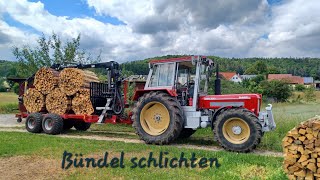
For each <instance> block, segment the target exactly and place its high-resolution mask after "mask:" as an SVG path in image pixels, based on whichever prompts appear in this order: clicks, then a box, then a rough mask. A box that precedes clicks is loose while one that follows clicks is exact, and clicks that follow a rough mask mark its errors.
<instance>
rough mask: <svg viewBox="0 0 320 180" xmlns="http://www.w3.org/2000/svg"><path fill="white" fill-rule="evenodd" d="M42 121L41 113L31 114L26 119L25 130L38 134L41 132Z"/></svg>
mask: <svg viewBox="0 0 320 180" xmlns="http://www.w3.org/2000/svg"><path fill="white" fill-rule="evenodd" d="M42 119H43V116H42V114H41V113H31V114H29V116H28V117H27V119H26V129H27V131H29V132H32V133H40V132H41V131H42Z"/></svg>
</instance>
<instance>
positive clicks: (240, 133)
mask: <svg viewBox="0 0 320 180" xmlns="http://www.w3.org/2000/svg"><path fill="white" fill-rule="evenodd" d="M222 132H223V136H224V137H225V138H226V139H227V140H228V141H229V142H231V143H233V144H242V143H244V142H246V141H247V140H248V139H249V137H250V128H249V125H248V124H247V123H246V122H245V121H244V120H243V119H241V118H230V119H228V120H227V121H226V122H225V123H224V124H223V127H222Z"/></svg>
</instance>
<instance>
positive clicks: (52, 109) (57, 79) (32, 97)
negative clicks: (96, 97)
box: [23, 68, 99, 114]
mask: <svg viewBox="0 0 320 180" xmlns="http://www.w3.org/2000/svg"><path fill="white" fill-rule="evenodd" d="M90 82H99V79H98V77H97V76H96V74H95V73H93V72H91V71H84V70H81V69H76V68H65V69H63V70H62V71H61V72H58V71H56V70H54V69H51V68H41V69H40V70H39V71H38V72H37V73H36V74H35V77H34V87H35V88H29V89H28V90H27V92H26V93H25V95H24V98H23V100H24V106H25V107H26V109H27V110H28V111H29V112H31V113H33V112H39V111H48V112H49V113H56V114H64V113H67V112H70V111H73V112H74V113H75V114H92V113H93V112H94V109H93V107H92V104H91V101H90V90H89V87H90Z"/></svg>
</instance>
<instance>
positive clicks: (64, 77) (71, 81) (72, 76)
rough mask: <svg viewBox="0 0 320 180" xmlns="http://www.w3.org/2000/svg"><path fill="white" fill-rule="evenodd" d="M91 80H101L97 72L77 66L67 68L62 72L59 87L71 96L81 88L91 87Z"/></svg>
mask: <svg viewBox="0 0 320 180" xmlns="http://www.w3.org/2000/svg"><path fill="white" fill-rule="evenodd" d="M90 82H99V78H98V77H97V76H96V75H95V73H93V72H91V71H84V70H81V69H76V68H65V69H64V70H62V71H61V73H60V79H59V87H60V88H61V89H62V91H63V92H65V93H66V94H67V95H68V96H71V95H74V94H75V93H76V92H78V91H79V90H80V89H81V88H89V87H90Z"/></svg>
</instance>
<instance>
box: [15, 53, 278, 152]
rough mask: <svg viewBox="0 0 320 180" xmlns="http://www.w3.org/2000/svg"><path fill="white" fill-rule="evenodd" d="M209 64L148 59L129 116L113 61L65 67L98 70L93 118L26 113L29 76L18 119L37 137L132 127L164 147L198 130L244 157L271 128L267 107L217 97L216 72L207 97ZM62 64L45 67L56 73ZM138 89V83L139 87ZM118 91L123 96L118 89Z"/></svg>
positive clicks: (247, 98)
mask: <svg viewBox="0 0 320 180" xmlns="http://www.w3.org/2000/svg"><path fill="white" fill-rule="evenodd" d="M213 65H214V64H213V61H212V60H211V59H209V58H206V57H204V56H188V57H180V58H171V59H163V60H152V61H150V63H149V66H150V72H149V75H148V78H147V81H146V83H145V85H144V88H143V87H141V84H140V85H139V87H138V88H136V90H135V93H134V96H133V99H132V100H133V101H135V104H134V107H133V108H132V113H129V116H124V115H123V112H124V108H128V103H127V102H128V98H127V96H126V95H127V91H128V86H129V83H128V82H127V81H122V78H121V73H120V67H119V64H118V63H116V62H113V61H111V62H106V63H99V64H88V65H76V66H66V67H73V68H80V69H85V68H104V69H106V70H107V79H108V81H107V82H106V83H90V98H91V103H92V105H93V107H94V109H95V112H94V114H91V115H89V114H82V115H76V114H74V113H72V111H69V112H68V113H67V114H59V115H58V114H50V113H48V112H47V111H46V110H44V111H41V112H38V113H28V112H27V111H26V109H25V108H24V106H23V98H22V97H23V94H24V92H25V91H26V90H27V89H28V88H30V87H32V86H33V85H32V84H33V77H30V78H28V79H27V80H26V81H25V83H21V84H20V93H19V95H20V96H19V109H20V113H19V114H17V117H18V120H21V118H25V117H26V118H27V119H26V128H27V130H28V131H30V132H34V133H38V132H41V131H42V130H43V131H44V132H45V133H47V134H58V133H60V132H62V130H63V129H69V128H71V127H75V128H76V129H78V130H86V129H88V128H89V127H90V124H91V123H126V124H131V123H133V127H134V128H135V131H136V133H137V134H138V135H139V137H140V138H141V139H142V140H144V141H145V142H146V143H148V144H159V145H162V144H168V143H171V142H172V141H174V140H176V139H177V138H187V137H190V136H191V135H192V134H193V133H194V132H195V131H196V130H197V129H198V128H206V127H211V128H212V130H213V136H214V139H215V140H216V141H218V142H219V144H220V145H221V146H222V147H223V148H225V149H227V150H230V151H236V152H249V151H251V150H253V149H254V148H255V147H256V146H257V145H258V144H259V143H260V141H261V138H262V136H263V133H264V132H266V131H271V130H273V129H274V128H275V127H276V125H275V122H274V119H273V115H272V106H271V105H269V106H268V107H267V108H266V112H262V111H260V107H261V103H262V96H261V95H259V94H229V95H220V79H219V74H218V68H217V79H216V81H215V95H208V89H209V88H208V84H209V77H210V76H211V74H212V72H213ZM66 67H65V66H62V65H54V66H52V67H51V68H54V69H56V70H61V69H63V68H66ZM142 85H143V84H142ZM122 86H123V94H124V95H122V93H121V92H122V90H121V87H122Z"/></svg>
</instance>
